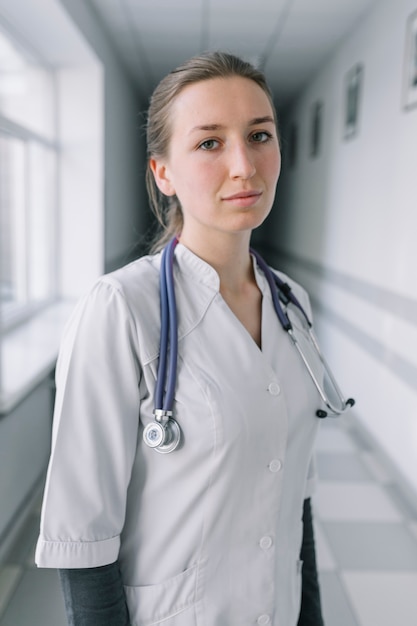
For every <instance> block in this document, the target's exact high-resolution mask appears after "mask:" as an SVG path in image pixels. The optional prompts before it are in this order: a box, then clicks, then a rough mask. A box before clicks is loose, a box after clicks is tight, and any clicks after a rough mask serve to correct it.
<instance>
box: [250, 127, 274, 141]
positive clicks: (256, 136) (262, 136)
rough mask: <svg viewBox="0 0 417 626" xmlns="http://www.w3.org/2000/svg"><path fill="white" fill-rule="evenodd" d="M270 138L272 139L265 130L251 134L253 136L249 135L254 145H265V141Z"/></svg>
mask: <svg viewBox="0 0 417 626" xmlns="http://www.w3.org/2000/svg"><path fill="white" fill-rule="evenodd" d="M271 138H272V135H271V133H267V132H266V131H265V130H261V131H258V132H256V133H253V135H251V140H252V141H254V142H255V143H265V142H266V141H269V139H271Z"/></svg>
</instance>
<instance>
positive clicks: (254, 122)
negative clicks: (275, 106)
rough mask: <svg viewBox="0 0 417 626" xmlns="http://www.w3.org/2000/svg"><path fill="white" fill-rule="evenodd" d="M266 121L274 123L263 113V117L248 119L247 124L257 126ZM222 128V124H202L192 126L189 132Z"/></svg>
mask: <svg viewBox="0 0 417 626" xmlns="http://www.w3.org/2000/svg"><path fill="white" fill-rule="evenodd" d="M266 123H270V124H274V125H275V120H274V118H273V117H271V116H270V115H265V116H264V117H254V118H253V119H252V120H250V121H249V123H248V126H258V125H259V124H266ZM222 128H224V126H223V125H222V124H202V125H201V126H194V128H192V129H191V131H190V132H192V133H193V132H194V131H197V130H208V131H211V130H221V129H222Z"/></svg>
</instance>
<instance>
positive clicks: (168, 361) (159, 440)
mask: <svg viewBox="0 0 417 626" xmlns="http://www.w3.org/2000/svg"><path fill="white" fill-rule="evenodd" d="M177 243H178V239H177V238H174V239H172V240H171V241H170V242H169V243H168V244H167V246H166V247H165V248H164V249H163V251H162V258H161V269H160V276H159V282H160V298H161V337H160V346H159V361H158V371H157V378H156V385H155V398H154V405H155V408H154V412H153V414H154V420H153V421H152V422H150V423H149V424H147V426H146V427H145V428H144V431H143V439H144V442H145V443H146V445H148V446H149V447H150V448H154V449H155V450H156V451H157V452H160V453H162V454H166V453H168V452H172V451H173V450H175V449H176V448H177V447H178V445H179V443H180V440H181V430H180V427H179V425H178V422H177V421H176V420H175V419H174V418H173V417H172V414H173V413H172V407H173V404H174V393H175V385H176V379H177V357H178V322H177V306H176V300H175V289H174V252H175V247H176V245H177ZM250 252H251V254H253V255H254V257H255V259H256V261H257V263H258V265H259V267H260V268H261V270H262V271H263V273H264V275H265V278H266V280H267V282H268V285H269V288H270V290H271V295H272V302H273V305H274V309H275V312H276V314H277V317H278V319H279V321H280V323H281V326H282V328H283V329H284V330H285V331H286V332H287V333H288V336H289V337H290V338H291V341H292V343H293V344H294V346H295V347H296V349H297V351H298V353H299V354H300V356H301V358H302V360H303V363H304V365H305V367H306V368H307V371H308V373H309V375H310V377H311V379H312V381H313V383H314V385H315V387H316V389H317V391H318V392H319V395H320V398H321V400H322V402H323V403H324V405H325V406H326V409H327V410H324V409H318V410H317V411H316V416H317V417H319V418H324V417H327V416H328V415H330V416H337V415H341V414H342V413H344V412H345V411H346V410H347V409H349V408H350V407H352V406H353V405H354V404H355V401H354V400H353V398H349V399H348V400H345V398H344V396H343V394H342V392H341V390H340V388H339V386H338V384H337V382H336V380H335V378H334V376H333V374H332V372H331V370H330V368H329V366H328V364H327V362H326V360H325V358H324V356H323V355H322V353H321V350H320V348H319V345H318V342H317V338H316V336H315V334H314V331H313V328H312V324H311V322H310V320H309V318H308V316H307V314H306V312H305V311H304V309H303V307H302V306H301V304H300V302H299V301H298V299H297V298H296V297H295V295H294V294H293V292H292V290H291V287H290V286H289V285H288V284H287V283H285V282H284V281H282V280H281V279H280V278H279V277H278V276H277V275H276V274H275V273H274V272H273V271H272V270H271V269H270V268H269V267H268V265H267V264H266V263H265V261H264V260H263V259H262V257H261V256H260V255H259V254H258V253H257V252H255V250H253V249H252V248H251V249H250ZM280 301H281V302H282V303H283V305H284V306H285V307H288V305H289V304H292V305H294V307H296V309H297V310H298V311H299V312H300V313H301V316H302V319H303V320H304V321H305V323H306V329H307V337H308V339H309V341H310V345H311V347H312V348H313V350H314V352H315V354H316V356H317V357H318V358H319V360H320V362H321V364H322V366H323V371H324V373H325V375H326V376H327V381H328V384H329V385H330V388H331V389H332V395H333V396H334V398H335V399H333V400H332V399H330V397H329V395H330V394H329V393H327V391H326V389H325V386H324V382H323V383H322V382H321V381H320V380H319V379H318V378H317V376H316V374H315V373H314V370H313V368H312V366H311V364H310V363H309V360H308V359H307V356H306V354H305V352H304V350H303V349H302V347H301V345H300V341H299V340H298V339H297V337H296V334H295V332H294V325H293V323H292V322H291V321H290V318H289V317H288V314H287V311H286V309H285V310H284V309H283V307H282V306H281V302H280ZM168 348H169V349H168ZM165 387H166V392H165V394H164V390H165Z"/></svg>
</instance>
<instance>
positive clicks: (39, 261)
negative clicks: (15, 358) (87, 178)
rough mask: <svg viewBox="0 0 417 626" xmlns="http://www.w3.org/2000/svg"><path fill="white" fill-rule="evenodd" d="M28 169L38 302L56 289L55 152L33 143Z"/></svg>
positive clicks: (32, 272)
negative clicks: (54, 255) (54, 256)
mask: <svg viewBox="0 0 417 626" xmlns="http://www.w3.org/2000/svg"><path fill="white" fill-rule="evenodd" d="M28 171H29V177H28V198H29V201H28V208H29V211H28V255H29V263H28V268H29V275H28V295H29V299H30V300H31V301H32V302H38V301H42V300H47V299H49V298H51V296H52V294H53V291H54V282H55V276H54V268H55V263H54V258H53V254H54V246H55V213H56V211H55V208H56V186H55V181H56V156H55V152H54V151H52V150H50V149H48V148H45V147H44V146H42V145H40V144H35V143H30V144H29V147H28Z"/></svg>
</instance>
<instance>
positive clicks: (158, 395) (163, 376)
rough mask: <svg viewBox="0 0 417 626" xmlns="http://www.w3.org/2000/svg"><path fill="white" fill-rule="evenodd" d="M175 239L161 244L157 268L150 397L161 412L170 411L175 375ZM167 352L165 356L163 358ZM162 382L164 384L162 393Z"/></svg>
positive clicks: (176, 329)
mask: <svg viewBox="0 0 417 626" xmlns="http://www.w3.org/2000/svg"><path fill="white" fill-rule="evenodd" d="M177 243H178V240H177V239H176V238H174V239H172V240H171V241H170V242H169V243H168V245H167V246H166V247H165V248H164V251H163V253H162V259H161V271H160V298H161V303H160V307H161V336H160V346H159V362H158V374H157V379H156V385H155V396H154V397H155V410H162V411H164V412H171V411H172V405H173V403H174V394H175V384H176V378H177V361H178V319H177V304H176V298H175V287H174V272H173V269H174V252H175V246H176V245H177ZM169 279H170V280H169ZM168 346H169V349H168ZM168 352H169V357H168V359H167V355H168ZM167 366H168V371H167ZM165 384H166V385H167V388H166V393H165V394H164V389H165Z"/></svg>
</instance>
